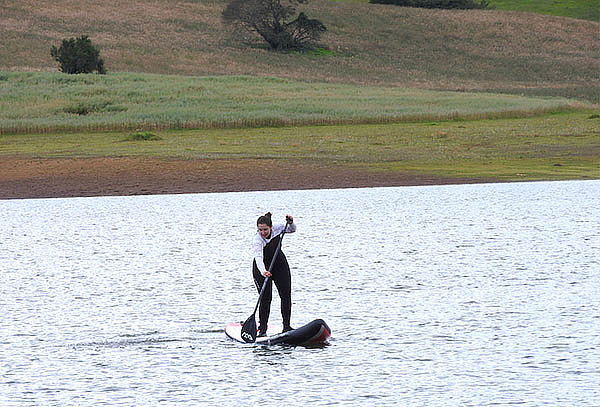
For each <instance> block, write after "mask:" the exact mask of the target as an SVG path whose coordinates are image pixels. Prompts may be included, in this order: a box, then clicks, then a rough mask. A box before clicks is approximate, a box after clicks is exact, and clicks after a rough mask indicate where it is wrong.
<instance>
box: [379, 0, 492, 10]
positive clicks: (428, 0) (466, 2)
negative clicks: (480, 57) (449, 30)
mask: <svg viewBox="0 0 600 407" xmlns="http://www.w3.org/2000/svg"><path fill="white" fill-rule="evenodd" d="M369 3H374V4H395V5H396V6H403V7H420V8H443V9H485V8H489V5H490V3H489V1H487V0H479V1H477V0H369Z"/></svg>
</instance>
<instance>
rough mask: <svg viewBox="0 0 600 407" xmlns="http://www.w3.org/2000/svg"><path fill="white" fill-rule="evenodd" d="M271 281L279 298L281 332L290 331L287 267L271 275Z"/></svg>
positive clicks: (290, 310)
mask: <svg viewBox="0 0 600 407" xmlns="http://www.w3.org/2000/svg"><path fill="white" fill-rule="evenodd" d="M273 281H274V282H275V286H276V287H277V292H279V297H280V298H281V317H282V319H283V330H284V331H286V330H290V328H291V327H290V319H291V316H292V276H291V273H290V268H289V266H288V265H287V262H286V267H284V268H283V269H282V270H278V273H277V274H276V275H275V274H273Z"/></svg>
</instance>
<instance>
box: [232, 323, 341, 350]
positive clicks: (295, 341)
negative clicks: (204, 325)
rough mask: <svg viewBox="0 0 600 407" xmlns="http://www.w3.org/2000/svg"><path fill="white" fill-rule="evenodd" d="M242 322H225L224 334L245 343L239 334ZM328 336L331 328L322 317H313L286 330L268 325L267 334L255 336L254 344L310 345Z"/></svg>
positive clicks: (325, 339) (323, 341)
mask: <svg viewBox="0 0 600 407" xmlns="http://www.w3.org/2000/svg"><path fill="white" fill-rule="evenodd" d="M242 324H243V322H232V323H230V324H227V325H226V326H225V335H227V336H228V337H229V338H231V339H233V340H235V341H238V342H242V343H246V342H244V340H243V339H242V336H241V332H242ZM330 336H331V329H330V328H329V326H327V324H326V323H325V321H323V320H322V319H315V320H314V321H311V322H309V323H308V324H306V325H304V326H301V327H300V328H296V329H294V330H291V331H288V332H281V328H279V329H277V328H274V327H269V329H267V336H264V337H260V338H256V342H255V344H257V345H276V344H280V343H281V344H286V345H302V346H310V345H319V344H323V343H325V342H326V341H327V338H329V337H330Z"/></svg>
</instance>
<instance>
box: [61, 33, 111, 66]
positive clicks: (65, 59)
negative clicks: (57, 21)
mask: <svg viewBox="0 0 600 407" xmlns="http://www.w3.org/2000/svg"><path fill="white" fill-rule="evenodd" d="M50 55H52V57H53V58H54V59H55V60H56V61H58V62H59V63H60V70H61V72H64V73H69V74H76V73H93V72H97V73H99V74H105V73H106V70H105V69H104V61H103V60H102V58H100V51H98V49H97V48H96V47H95V46H94V45H93V44H92V41H91V40H90V39H89V38H88V37H87V36H86V35H82V36H81V37H79V38H69V39H68V40H63V41H62V44H61V46H60V47H59V48H56V47H55V46H52V48H51V49H50Z"/></svg>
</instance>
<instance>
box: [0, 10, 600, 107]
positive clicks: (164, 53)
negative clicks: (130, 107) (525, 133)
mask: <svg viewBox="0 0 600 407" xmlns="http://www.w3.org/2000/svg"><path fill="white" fill-rule="evenodd" d="M225 4H226V2H225V1H221V0H205V1H198V0H196V1H194V0H188V1H184V0H150V1H141V0H133V1H132V0H128V1H125V0H115V1H112V2H108V3H104V2H96V1H91V0H81V1H79V2H77V3H76V4H75V5H74V4H73V2H70V1H66V0H54V1H49V0H38V1H33V0H23V1H19V2H14V3H12V4H10V5H3V8H2V15H1V16H0V19H1V20H0V37H1V38H2V39H3V47H2V48H1V49H0V70H8V71H32V70H33V71H39V70H41V71H52V70H56V69H57V68H56V63H55V62H54V61H52V59H51V57H50V53H49V49H50V47H51V46H52V45H57V44H58V43H59V42H60V40H61V39H63V38H67V37H71V36H76V35H81V34H86V35H89V36H90V37H91V38H92V39H93V41H94V42H95V43H96V44H98V45H99V47H100V48H101V53H102V55H103V56H104V58H105V60H106V65H107V69H108V70H109V71H135V72H148V73H169V74H184V75H211V74H246V75H258V76H263V75H264V76H278V77H286V78H292V79H299V80H307V81H331V82H343V83H355V84H368V85H386V86H402V87H418V88H427V89H444V90H471V91H496V92H507V93H515V94H529V95H555V96H566V97H575V98H579V99H585V100H588V101H589V100H591V101H595V102H598V101H599V100H600V97H599V96H598V87H599V83H600V79H599V78H598V68H599V62H598V61H599V59H600V58H599V56H600V52H599V49H598V47H597V36H598V30H599V29H600V24H598V23H596V22H593V21H584V20H575V19H569V18H560V17H550V16H543V15H535V14H525V13H517V12H503V11H489V10H483V11H479V10H477V11H444V10H424V9H412V8H402V7H395V6H383V5H373V4H356V3H340V2H316V1H315V2H313V3H311V4H309V6H308V9H307V14H308V15H309V16H311V17H315V18H318V19H320V20H321V21H323V22H324V23H325V24H326V26H327V27H328V30H329V31H328V33H327V35H326V36H325V37H324V38H323V42H324V44H325V45H326V46H327V47H328V48H329V49H330V50H331V51H333V55H325V56H316V55H311V54H300V53H287V54H281V53H274V52H271V51H268V50H266V49H265V48H264V46H263V45H262V43H261V42H260V41H258V40H243V39H241V37H240V35H238V34H234V33H232V32H231V31H230V30H229V29H228V28H227V27H225V26H223V25H222V23H221V19H220V13H221V11H222V9H223V7H224V5H225Z"/></svg>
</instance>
